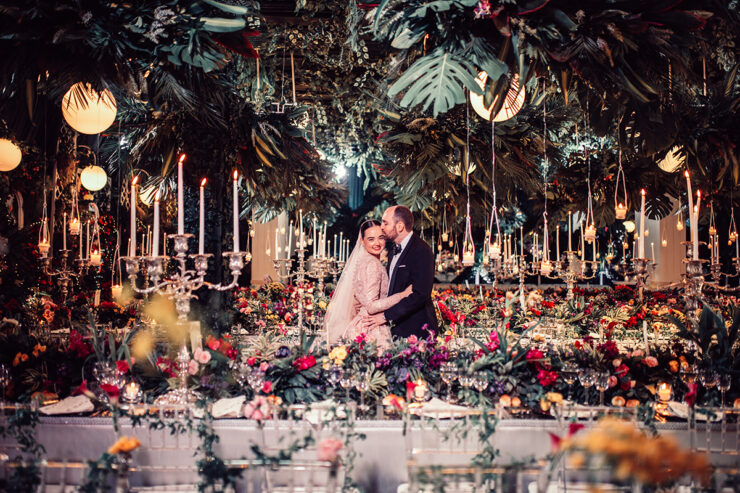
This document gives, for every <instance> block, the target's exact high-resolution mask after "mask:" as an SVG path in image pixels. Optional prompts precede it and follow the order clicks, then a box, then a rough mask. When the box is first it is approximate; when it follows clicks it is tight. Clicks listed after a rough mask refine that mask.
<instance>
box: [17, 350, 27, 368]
mask: <svg viewBox="0 0 740 493" xmlns="http://www.w3.org/2000/svg"><path fill="white" fill-rule="evenodd" d="M25 361H28V355H27V354H26V353H17V354H16V355H15V358H14V359H13V366H18V365H20V364H21V363H23V362H25Z"/></svg>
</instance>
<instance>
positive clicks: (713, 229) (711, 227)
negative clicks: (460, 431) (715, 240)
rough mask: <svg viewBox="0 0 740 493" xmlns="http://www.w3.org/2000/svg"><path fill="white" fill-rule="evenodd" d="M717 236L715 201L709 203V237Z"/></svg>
mask: <svg viewBox="0 0 740 493" xmlns="http://www.w3.org/2000/svg"><path fill="white" fill-rule="evenodd" d="M716 234H717V224H716V223H715V221H714V201H712V202H710V203H709V236H714V235H716Z"/></svg>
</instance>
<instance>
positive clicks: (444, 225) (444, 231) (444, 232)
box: [442, 205, 452, 246]
mask: <svg viewBox="0 0 740 493" xmlns="http://www.w3.org/2000/svg"><path fill="white" fill-rule="evenodd" d="M442 210H443V212H442V243H447V242H448V241H449V239H450V232H449V229H448V228H447V206H446V205H445V206H444V207H443V209H442ZM450 246H452V245H450Z"/></svg>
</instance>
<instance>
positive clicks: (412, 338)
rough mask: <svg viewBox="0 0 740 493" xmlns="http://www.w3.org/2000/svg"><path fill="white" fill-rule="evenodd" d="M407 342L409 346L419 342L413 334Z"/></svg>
mask: <svg viewBox="0 0 740 493" xmlns="http://www.w3.org/2000/svg"><path fill="white" fill-rule="evenodd" d="M407 340H408V341H409V344H416V343H417V342H418V341H419V339H418V338H417V337H416V336H415V335H413V334H411V335H410V336H409V337H408V339H407Z"/></svg>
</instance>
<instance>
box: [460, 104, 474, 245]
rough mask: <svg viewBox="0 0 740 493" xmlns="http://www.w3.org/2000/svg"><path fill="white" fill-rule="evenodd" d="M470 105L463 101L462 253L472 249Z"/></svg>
mask: <svg viewBox="0 0 740 493" xmlns="http://www.w3.org/2000/svg"><path fill="white" fill-rule="evenodd" d="M469 172H470V105H469V104H468V101H467V100H466V101H465V191H466V194H467V207H466V212H467V213H466V216H465V237H464V239H463V253H464V252H465V251H467V250H468V249H474V248H475V247H474V243H473V231H472V227H471V225H470V173H469Z"/></svg>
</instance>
